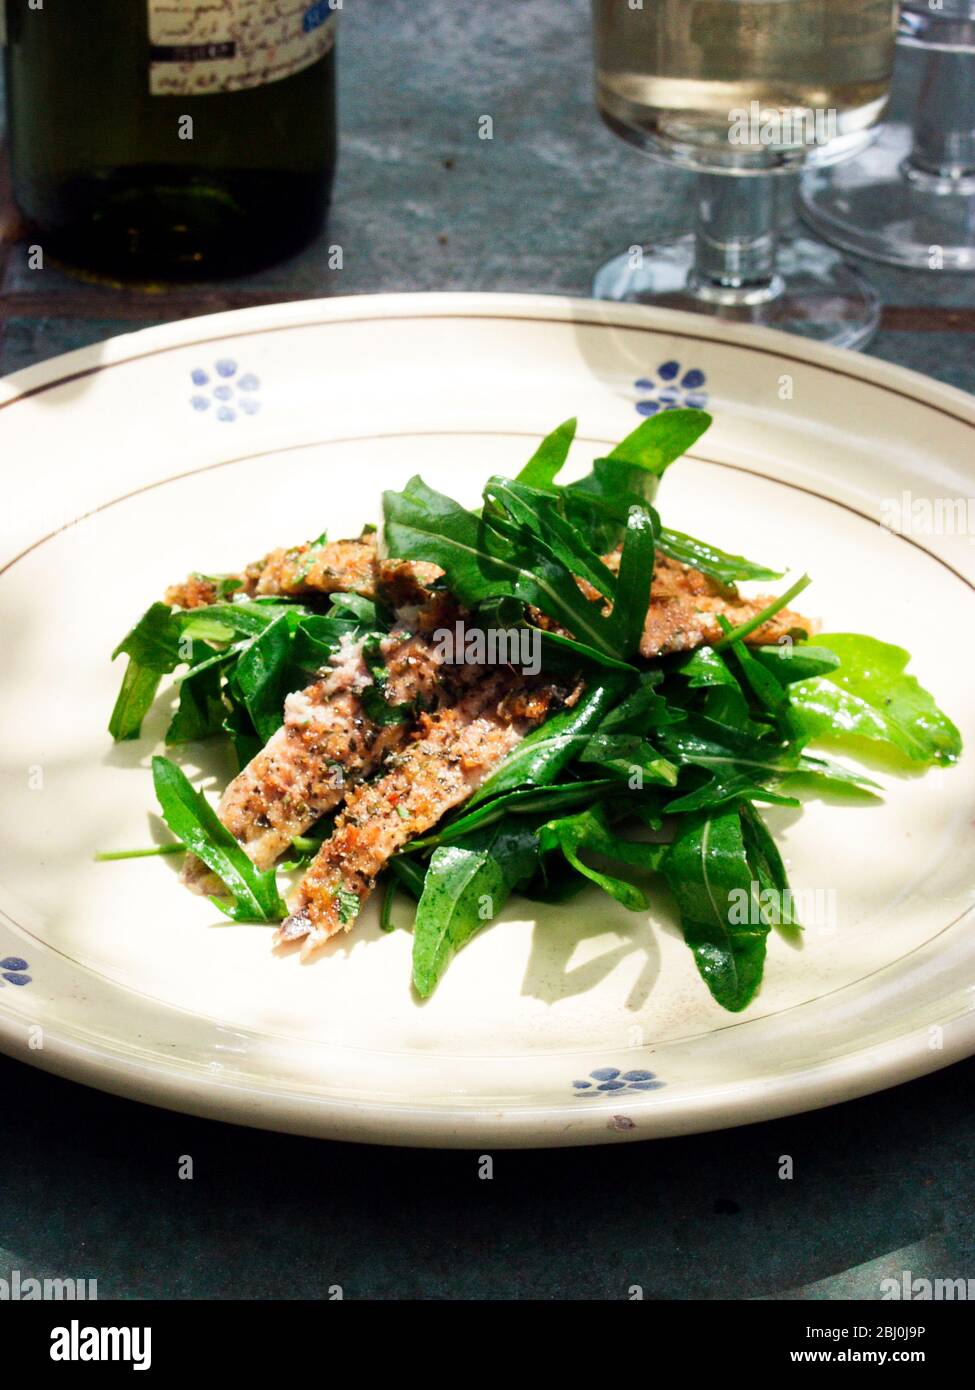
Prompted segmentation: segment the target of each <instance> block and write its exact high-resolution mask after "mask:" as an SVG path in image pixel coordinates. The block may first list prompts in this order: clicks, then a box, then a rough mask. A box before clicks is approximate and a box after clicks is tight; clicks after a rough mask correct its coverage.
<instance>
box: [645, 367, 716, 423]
mask: <svg viewBox="0 0 975 1390" xmlns="http://www.w3.org/2000/svg"><path fill="white" fill-rule="evenodd" d="M706 383H707V377H706V376H705V375H704V373H703V372H702V371H701V369H700V367H688V368H687V369H686V370H685V369H684V367H683V366H682V365H681V363H680V362H675V361H673V360H671V361H669V362H661V364H660V366H659V367H658V368H657V370H656V372H655V374H654V375H653V376H652V377H649V376H641V377H639V378H638V379H637V380H636V381H635V382H634V383H633V385H634V386H635V387H636V389H637V390H638V391H641V392H642V393H643V396H642V399H641V400H638V401H637V403H636V408H637V410H638V411H639V413H640V414H641V415H656V414H657V413H658V411H661V410H680V409H681V408H683V407H691V408H693V409H695V410H703V409H704V408H705V406H706V405H707V403H708V393H707V391H706V390H705V389H704V388H705V385H706Z"/></svg>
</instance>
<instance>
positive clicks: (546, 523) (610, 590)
mask: <svg viewBox="0 0 975 1390" xmlns="http://www.w3.org/2000/svg"><path fill="white" fill-rule="evenodd" d="M484 501H485V503H486V504H487V506H488V507H489V508H490V507H493V508H494V509H495V510H494V511H493V512H492V513H490V515H491V518H492V520H493V522H494V525H496V526H498V527H500V528H501V529H502V530H503V531H504V532H505V534H507V535H510V536H512V537H513V538H518V534H519V533H518V530H517V528H518V527H521V528H524V530H525V531H529V532H531V533H532V534H533V535H535V536H537V537H538V539H539V540H540V541H543V542H544V543H545V544H546V545H547V546H548V547H549V548H550V550H551V552H552V554H553V555H554V556H555V557H556V559H558V560H559V561H560V562H561V563H562V564H563V565H565V566H566V567H567V569H568V570H569V572H570V573H571V574H572V575H574V576H575V577H576V578H578V579H585V580H586V581H587V582H588V583H590V584H591V585H592V586H593V588H594V589H595V590H596V592H597V593H600V594H602V595H603V597H604V598H607V599H611V598H613V596H614V595H615V593H616V584H617V580H616V575H615V574H614V573H613V571H612V570H611V569H609V567H608V566H607V565H606V564H604V563H603V561H602V559H601V558H600V556H599V555H597V554H596V552H595V551H594V550H593V549H592V548H591V547H590V546H589V545H588V544H587V543H586V541H585V540H584V539H583V537H582V536H581V535H580V533H579V531H578V530H577V529H576V527H574V526H572V525H570V523H569V522H568V521H566V519H565V518H564V517H563V516H562V515H561V514H560V513H559V510H558V501H557V499H556V498H555V497H552V496H551V495H550V494H549V493H546V492H542V491H540V490H539V489H537V488H529V487H526V486H525V485H524V484H523V483H517V482H515V483H512V482H509V481H508V479H507V478H499V477H495V478H489V479H488V481H487V483H486V484H485V486H484ZM498 509H500V510H501V511H503V512H505V513H507V517H508V518H509V519H510V522H509V523H507V524H506V522H505V521H503V520H502V519H501V518H500V517H499V516H498Z"/></svg>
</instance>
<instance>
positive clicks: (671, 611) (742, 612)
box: [640, 552, 815, 657]
mask: <svg viewBox="0 0 975 1390" xmlns="http://www.w3.org/2000/svg"><path fill="white" fill-rule="evenodd" d="M771 602H772V599H771V597H769V596H768V595H765V596H762V597H759V598H747V599H746V598H728V597H726V596H725V594H723V593H722V590H721V588H720V586H719V585H717V584H716V583H715V582H714V581H713V580H712V579H709V578H708V577H707V575H705V574H702V573H701V571H700V570H696V569H692V568H691V567H690V566H689V565H682V564H680V563H679V561H677V560H672V559H671V558H670V557H669V556H667V555H662V554H660V553H659V552H658V554H657V560H656V564H655V566H654V572H653V584H652V585H651V587H650V607H649V609H648V610H647V620H646V623H645V624H644V628H643V636H642V638H641V639H640V655H641V656H645V657H653V656H666V655H668V654H669V653H671V652H687V651H692V650H693V649H694V648H695V647H703V646H710V645H712V644H713V643H715V642H719V641H720V640H721V638H722V637H723V636H724V632H723V630H722V628H721V626H720V624H719V623H718V617H717V615H718V614H719V613H720V614H722V615H723V616H724V617H725V618H727V620H728V622H729V623H730V624H731V626H732V627H738V626H739V624H741V623H745V622H747V621H748V620H749V618H754V617H755V615H756V614H758V613H761V611H762V609H763V608H767V607H768V606H769V604H770V603H771ZM814 630H815V624H814V623H813V622H812V621H811V620H810V619H809V618H804V617H803V616H802V614H800V613H794V612H793V611H792V610H791V609H789V608H783V609H781V610H780V611H779V612H778V613H776V614H775V616H774V617H772V618H770V619H769V621H768V622H767V623H763V624H762V626H761V627H759V628H756V629H755V631H754V632H752V633H751V634H749V636H748V637H747V638H746V639H745V640H746V642H748V643H750V644H752V645H755V646H762V645H764V644H765V643H770V642H778V641H779V640H780V639H781V638H782V637H785V636H787V635H789V634H790V633H798V632H801V633H803V634H805V635H806V636H808V635H809V634H810V633H812V632H813V631H814Z"/></svg>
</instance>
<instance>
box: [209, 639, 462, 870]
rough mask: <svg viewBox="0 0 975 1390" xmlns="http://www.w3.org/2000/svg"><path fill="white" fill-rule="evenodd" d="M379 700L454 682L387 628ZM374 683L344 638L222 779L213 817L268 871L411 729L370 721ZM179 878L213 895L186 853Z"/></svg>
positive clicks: (425, 645) (422, 648)
mask: <svg viewBox="0 0 975 1390" xmlns="http://www.w3.org/2000/svg"><path fill="white" fill-rule="evenodd" d="M381 650H382V655H383V661H384V663H385V666H386V674H387V686H386V699H387V700H388V701H389V703H391V704H407V703H409V702H411V701H417V702H420V703H423V704H424V705H427V706H431V705H436V704H437V703H438V702H439V701H440V700H441V699H445V698H450V697H451V684H452V681H453V680H454V679H463V673H461V674H460V675H459V676H458V674H457V673H456V672H451V671H450V669H449V668H445V667H444V665H443V663H442V661H441V658H440V653H439V650H438V648H437V647H436V646H435V645H434V644H432V643H431V642H430V641H429V640H428V639H427V638H425V637H423V636H415V635H405V634H404V633H402V632H400V633H394V634H392V635H391V636H390V637H388V638H386V639H385V640H384V642H383V643H382V648H381ZM371 683H372V677H371V676H370V674H369V671H368V669H367V667H366V664H365V660H364V657H363V652H362V643H361V642H347V643H345V644H344V645H343V646H342V647H340V649H339V651H338V652H337V653H336V655H335V657H333V665H332V669H331V670H329V671H328V672H327V673H326V674H325V675H323V676H322V677H321V678H320V679H319V680H317V681H315V682H314V683H313V684H312V685H309V686H307V687H306V688H305V689H304V690H300V691H296V692H295V693H294V694H292V695H289V696H288V697H287V699H286V700H285V707H284V724H283V725H282V727H281V728H280V729H278V730H277V732H276V733H274V734H273V735H272V736H271V738H270V739H269V740H268V742H267V743H266V744H265V746H264V747H263V748H262V749H261V751H260V752H259V753H258V754H257V755H256V756H255V757H254V758H252V759H251V761H250V762H249V763H248V764H247V766H246V767H245V768H244V769H243V770H242V771H241V772H240V773H239V774H238V776H237V777H235V778H234V780H233V781H232V782H231V783H230V785H229V786H228V788H227V790H226V791H225V792H224V794H223V797H222V799H221V801H220V805H219V806H218V808H217V815H218V816H219V817H220V819H221V821H223V823H224V825H225V826H226V827H227V829H228V830H229V831H230V832H231V834H232V835H233V836H234V837H235V839H237V840H239V842H240V844H241V845H242V846H243V848H244V849H245V850H246V852H247V854H248V856H249V857H250V858H251V859H252V860H253V862H254V863H255V864H256V865H257V867H258V868H259V869H267V868H270V866H271V865H272V864H273V863H274V861H275V860H276V859H277V858H278V857H279V856H280V855H281V854H283V853H284V851H285V850H287V849H288V848H289V847H290V844H291V839H292V836H294V835H300V834H302V833H303V832H304V831H306V830H307V829H309V827H310V826H312V825H313V824H314V823H315V821H317V820H318V819H319V818H320V817H321V816H323V815H325V814H326V813H327V812H328V811H331V810H332V809H333V808H334V807H335V806H337V805H338V804H339V803H340V802H341V801H342V800H343V799H344V798H345V795H346V793H347V791H348V789H349V787H350V786H351V785H354V783H355V782H356V781H358V780H360V779H361V778H363V777H368V776H369V775H370V774H371V773H373V772H374V771H375V770H376V769H377V768H378V767H379V765H380V763H381V762H382V760H383V758H384V757H385V756H386V755H387V754H388V753H389V752H390V751H391V750H393V749H395V748H398V747H401V746H402V745H403V744H404V743H405V742H406V741H407V739H408V737H409V730H410V725H409V724H408V723H405V722H404V723H400V724H382V723H376V722H375V721H374V720H373V719H371V718H370V717H369V715H368V714H367V713H366V710H365V708H364V706H363V698H362V697H363V691H364V690H365V689H366V687H367V686H369V685H370V684H371ZM183 881H184V883H185V884H186V885H187V887H189V888H192V889H193V890H194V891H195V892H220V891H221V889H220V886H219V882H217V881H216V880H215V879H214V876H213V875H212V874H210V872H209V870H207V868H206V867H205V865H203V864H201V862H200V861H199V860H198V859H196V858H195V857H193V856H188V857H187V860H186V863H185V865H184V868H183Z"/></svg>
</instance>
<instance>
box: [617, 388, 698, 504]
mask: <svg viewBox="0 0 975 1390" xmlns="http://www.w3.org/2000/svg"><path fill="white" fill-rule="evenodd" d="M710 425H711V416H710V415H709V414H708V413H707V411H706V410H684V409H682V410H664V411H661V412H660V414H659V415H651V416H650V417H649V418H648V419H646V420H643V421H642V422H641V423H640V424H639V425H637V427H636V429H635V430H631V431H630V433H629V434H628V435H627V436H626V438H625V439H623V440H621V441H620V443H619V444H617V446H616V448H615V449H613V450H612V452H611V453H610V455H609V457H610V458H611V459H617V460H619V461H621V462H623V463H627V464H630V465H631V466H632V467H634V468H639V469H640V471H641V472H643V473H647V474H649V475H650V476H651V477H654V478H656V479H657V480H658V481H659V479H661V478H662V477H663V475H664V473H665V472H666V471H667V469H668V468H669V467H670V465H671V464H672V463H673V462H674V461H675V460H676V459H679V458H680V456H681V455H682V454H686V453H687V451H688V449H689V448H690V447H691V445H692V444H696V443H697V441H698V440H699V439H700V437H701V435H702V434H704V432H705V430H707V429H709V428H710ZM647 501H648V502H652V501H653V497H652V496H648V497H647Z"/></svg>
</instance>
